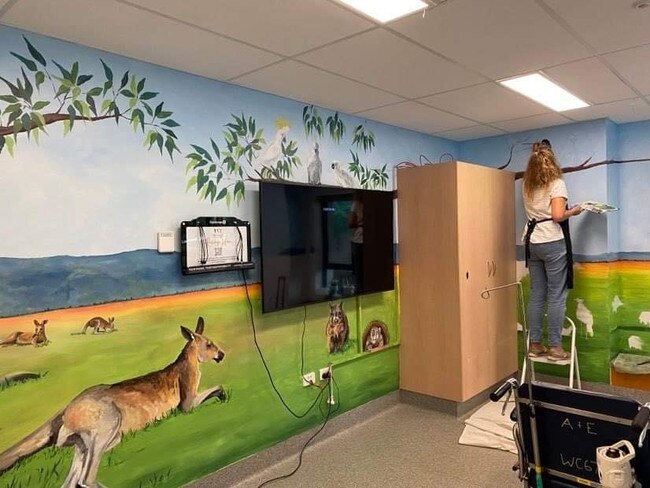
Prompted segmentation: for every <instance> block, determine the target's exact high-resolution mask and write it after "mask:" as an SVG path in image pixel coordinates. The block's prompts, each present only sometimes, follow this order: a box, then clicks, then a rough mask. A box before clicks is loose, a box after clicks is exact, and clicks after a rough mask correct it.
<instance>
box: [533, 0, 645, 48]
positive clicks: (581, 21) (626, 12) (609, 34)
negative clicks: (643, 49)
mask: <svg viewBox="0 0 650 488" xmlns="http://www.w3.org/2000/svg"><path fill="white" fill-rule="evenodd" d="M544 1H545V3H546V4H547V5H548V6H550V7H551V8H552V9H553V10H555V11H556V12H557V13H558V14H559V15H560V16H561V17H562V18H563V19H564V20H565V21H566V22H567V23H568V24H569V25H570V26H571V27H572V28H573V29H574V30H575V31H576V32H577V33H578V35H579V36H581V37H582V38H583V39H584V40H585V41H587V42H588V43H589V44H590V45H591V46H592V47H594V49H596V51H597V52H599V53H606V52H611V51H616V50H619V49H625V48H628V47H634V46H640V45H641V44H648V43H650V28H649V27H650V9H648V8H646V9H635V8H634V7H632V4H633V3H634V2H633V1H632V0H570V1H567V0H544Z"/></svg>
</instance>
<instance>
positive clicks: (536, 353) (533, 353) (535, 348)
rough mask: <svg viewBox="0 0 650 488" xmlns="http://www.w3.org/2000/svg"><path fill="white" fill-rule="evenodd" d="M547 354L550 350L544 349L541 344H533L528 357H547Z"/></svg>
mask: <svg viewBox="0 0 650 488" xmlns="http://www.w3.org/2000/svg"><path fill="white" fill-rule="evenodd" d="M546 354H548V349H546V347H544V345H543V344H540V343H539V342H533V343H531V344H530V347H529V348H528V355H529V356H530V357H531V358H538V357H541V356H546Z"/></svg>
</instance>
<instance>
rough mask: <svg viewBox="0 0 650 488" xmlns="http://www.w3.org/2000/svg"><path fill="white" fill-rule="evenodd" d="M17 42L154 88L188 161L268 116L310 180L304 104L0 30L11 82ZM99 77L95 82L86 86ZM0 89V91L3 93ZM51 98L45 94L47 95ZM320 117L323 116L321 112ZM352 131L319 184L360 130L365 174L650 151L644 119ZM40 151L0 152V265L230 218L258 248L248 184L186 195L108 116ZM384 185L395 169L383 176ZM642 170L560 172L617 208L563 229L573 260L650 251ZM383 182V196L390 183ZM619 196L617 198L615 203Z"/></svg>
mask: <svg viewBox="0 0 650 488" xmlns="http://www.w3.org/2000/svg"><path fill="white" fill-rule="evenodd" d="M22 35H26V36H27V37H28V38H29V39H30V41H31V42H32V43H33V44H34V45H35V46H36V47H37V48H38V49H39V50H40V51H41V52H42V53H43V54H44V55H45V57H46V58H47V59H48V60H51V59H55V60H57V61H58V62H60V63H61V64H63V65H64V66H68V67H69V66H70V65H71V64H72V63H73V62H74V61H79V64H80V66H81V70H82V72H88V73H91V74H94V75H95V76H96V77H98V78H100V79H103V70H102V67H101V64H100V61H99V60H100V58H101V59H103V60H104V61H105V62H106V63H107V64H108V65H109V66H110V67H111V68H112V69H113V71H114V73H115V76H116V77H119V76H121V75H122V73H124V71H126V70H129V71H130V72H131V73H134V74H136V75H137V76H138V77H146V79H147V82H146V87H147V89H148V90H151V91H155V92H159V93H160V99H161V100H164V101H165V107H166V109H167V110H172V111H173V112H174V115H173V118H174V119H175V120H176V121H177V122H178V123H179V124H180V125H181V127H178V128H177V130H176V132H177V134H178V136H179V146H180V147H181V151H182V153H183V154H186V153H188V152H189V147H190V146H189V145H190V144H191V143H194V144H200V145H205V144H206V143H207V141H208V138H209V137H213V138H214V139H215V140H216V141H217V143H219V144H220V145H222V140H223V139H222V128H223V125H224V124H226V123H227V122H230V120H231V114H233V113H234V114H241V113H243V114H245V115H246V116H252V117H253V118H254V119H255V120H256V122H257V125H258V127H262V128H263V129H264V137H265V138H266V139H267V141H268V140H270V139H272V138H273V136H274V134H275V131H276V120H277V119H278V118H279V117H282V118H284V119H287V120H288V121H289V122H290V124H291V129H290V131H289V133H288V138H289V139H292V140H295V141H297V143H298V146H299V152H298V156H299V157H300V158H301V159H302V160H303V163H304V164H303V166H302V167H301V168H299V169H298V170H297V171H296V173H295V175H294V179H295V180H297V181H306V161H307V158H308V154H309V150H310V147H311V145H312V141H310V140H307V139H306V138H305V135H304V130H303V127H302V109H303V107H304V104H302V103H299V102H295V101H292V100H288V99H284V98H281V97H276V96H272V95H268V94H264V93H261V92H257V91H254V90H250V89H246V88H242V87H238V86H235V85H230V84H227V83H221V82H217V81H214V80H210V79H206V78H201V77H198V76H195V75H190V74H187V73H182V72H178V71H175V70H171V69H167V68H162V67H159V66H154V65H151V64H147V63H143V62H140V61H135V60H132V59H128V58H124V57H121V56H116V55H113V54H110V53H106V52H102V51H98V50H95V49H91V48H87V47H83V46H79V45H75V44H71V43H67V42H62V41H58V40H54V39H50V38H47V37H43V36H39V35H36V34H31V33H26V32H23V31H19V30H16V29H12V28H8V27H4V26H0V46H2V49H1V50H0V74H1V75H2V76H4V77H7V78H10V79H15V78H16V77H17V76H19V74H20V62H19V61H18V60H17V59H16V58H14V57H13V56H11V55H10V52H11V51H14V52H18V53H26V47H25V44H24V42H23V39H22ZM93 81H94V80H93ZM2 90H4V88H1V89H0V92H2V93H4V91H2ZM45 93H47V92H45ZM320 110H321V115H322V116H323V118H325V117H327V116H328V115H330V114H331V113H332V112H330V111H328V110H326V109H320ZM343 118H344V121H345V123H346V125H347V134H346V138H345V140H344V141H343V142H342V143H341V144H338V145H337V144H335V143H334V142H332V141H331V140H329V138H327V137H326V138H325V139H323V140H321V141H320V153H321V159H322V161H323V182H324V183H330V184H335V180H334V178H333V174H332V171H331V169H330V164H331V162H333V161H341V162H344V163H347V162H349V160H350V154H349V148H350V142H351V132H352V130H353V128H354V127H355V126H356V125H358V124H361V123H363V124H365V125H366V127H367V128H368V129H370V130H372V131H373V132H374V134H375V137H376V147H375V148H374V150H373V151H372V153H371V154H368V155H364V156H362V162H364V163H365V164H366V165H369V166H373V167H378V166H381V165H384V164H388V165H389V167H390V166H392V165H395V164H397V163H399V162H401V161H405V160H406V161H419V157H420V155H421V154H424V155H426V156H427V157H428V158H430V159H431V160H432V161H437V160H438V158H440V156H441V155H442V154H444V153H451V154H452V155H453V156H455V157H457V158H458V159H460V160H464V161H469V162H475V163H478V164H486V165H489V166H500V165H501V164H503V163H504V162H505V161H506V160H507V158H508V154H509V151H510V146H511V145H512V144H518V145H517V148H516V150H515V153H514V158H513V162H512V164H511V165H510V167H509V168H508V169H510V170H513V171H516V170H521V169H523V168H524V167H525V164H526V161H527V158H528V154H529V147H530V146H529V145H528V144H530V143H531V142H533V141H535V140H539V139H542V138H545V137H546V138H548V139H550V140H551V141H552V143H553V147H554V149H555V151H556V154H557V155H558V157H559V160H560V163H561V165H562V166H573V165H576V164H579V163H581V162H583V161H585V160H586V159H587V158H592V161H600V160H603V159H606V157H608V156H612V155H618V156H620V157H621V158H623V159H627V158H633V157H634V158H636V157H647V156H650V138H648V137H647V134H648V133H649V132H650V122H645V123H637V124H627V125H622V126H615V124H612V123H607V122H605V121H602V120H601V121H593V122H585V123H579V124H569V125H564V126H559V127H552V128H548V129H544V130H535V131H528V132H522V133H518V134H509V135H505V136H498V137H491V138H486V139H480V140H476V141H467V142H464V143H455V142H453V141H447V140H444V139H440V138H436V137H431V136H428V135H425V134H420V133H417V132H413V131H409V130H405V129H400V128H396V127H392V126H388V125H384V124H380V123H376V122H372V121H364V120H361V119H358V118H355V117H353V116H347V115H344V116H343ZM48 133H49V136H43V137H41V141H40V145H37V144H35V143H34V142H33V141H27V140H26V137H25V136H24V135H21V136H19V141H18V146H17V149H16V157H15V158H11V157H10V156H9V154H8V153H7V152H6V151H4V152H3V153H2V154H0V205H2V208H5V209H9V211H8V212H5V213H4V216H3V219H0V235H2V236H3V238H2V240H0V256H4V257H41V256H53V255H73V256H79V255H85V256H88V255H103V254H112V253H117V252H123V251H129V250H133V249H142V248H149V249H151V248H155V242H156V233H157V232H158V231H162V230H176V229H178V225H179V222H180V221H182V220H187V219H191V218H194V217H196V216H199V215H233V216H237V217H240V218H243V219H246V220H251V221H252V223H253V225H252V229H253V245H254V246H255V245H258V243H259V238H258V235H257V225H256V219H257V215H258V210H257V192H256V185H254V184H252V185H248V187H247V196H246V200H245V202H243V203H242V204H241V205H240V206H239V207H234V206H233V207H232V208H230V209H228V208H227V207H226V205H225V203H223V202H219V203H217V204H214V205H212V204H210V203H207V202H202V201H199V200H198V198H197V197H196V195H195V194H194V193H193V191H191V192H190V193H185V186H186V182H187V177H186V175H185V173H184V170H185V164H186V163H185V161H184V160H183V158H182V157H179V156H176V161H175V162H174V163H172V162H171V161H170V160H169V158H168V157H164V156H162V157H161V156H160V154H159V153H158V152H157V151H156V150H152V151H147V150H146V148H144V147H143V145H142V135H141V134H134V133H133V131H132V130H131V129H130V128H129V127H127V126H126V125H120V126H119V127H118V126H116V125H115V123H114V122H112V121H104V122H101V123H88V124H85V125H84V124H80V123H77V124H76V125H75V127H74V130H73V132H72V133H71V134H69V135H68V136H66V137H64V136H63V127H62V125H59V126H56V125H52V126H49V127H48ZM390 174H391V176H392V172H390ZM648 175H650V164H631V165H624V166H620V167H611V166H610V167H609V168H605V167H601V168H597V169H592V170H588V171H583V172H579V173H573V174H570V175H567V176H566V181H567V186H568V187H569V192H570V199H571V203H578V202H581V201H584V200H589V199H591V200H601V201H610V202H611V203H615V204H616V203H618V204H619V206H620V207H621V212H620V213H618V214H611V215H607V216H604V215H603V216H597V215H583V216H580V217H578V218H577V219H575V220H574V221H573V223H572V229H573V233H574V236H575V250H576V252H577V253H580V254H601V253H605V252H608V251H609V252H612V251H618V250H621V251H640V252H643V251H646V252H647V251H650V237H649V236H650V219H647V217H646V215H647V212H648V210H649V208H648V204H647V199H646V198H645V192H646V191H647V190H646V188H645V186H646V182H647V181H648ZM392 185H393V183H392V181H391V182H390V183H389V188H392ZM516 194H517V202H516V203H517V209H518V210H517V219H518V221H517V235H516V236H513V238H514V239H515V240H516V242H519V236H520V230H521V228H522V227H523V224H524V221H525V219H524V216H523V212H522V209H521V197H520V186H519V185H518V186H517V192H516ZM616 200H620V201H616Z"/></svg>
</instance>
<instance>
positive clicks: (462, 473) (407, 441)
mask: <svg viewBox="0 0 650 488" xmlns="http://www.w3.org/2000/svg"><path fill="white" fill-rule="evenodd" d="M462 430H463V423H462V420H458V419H456V418H455V417H452V416H450V415H448V414H443V413H440V412H436V411H432V410H427V409H423V408H420V407H416V406H411V405H406V404H398V405H395V406H393V407H391V408H389V409H388V410H386V411H385V412H383V413H381V414H379V415H376V416H375V417H373V418H372V419H370V420H367V421H366V422H364V423H362V424H360V425H357V426H355V427H353V428H351V429H348V430H346V431H344V432H341V433H339V434H337V435H335V436H332V437H330V438H328V439H326V440H324V441H322V442H320V443H318V444H316V445H315V446H314V447H313V448H308V449H307V451H306V453H305V455H304V457H303V464H302V467H301V468H300V470H299V471H298V472H297V473H296V474H295V475H294V476H292V477H291V478H289V479H286V480H282V481H277V482H274V483H272V484H270V485H265V486H271V487H274V488H276V487H277V488H289V487H313V488H321V487H322V488H325V487H368V488H370V487H432V488H438V487H439V488H451V487H456V488H461V487H493V488H510V487H513V488H514V487H518V486H521V485H520V484H519V483H518V482H517V475H516V473H514V472H513V471H512V470H511V467H512V465H513V464H514V463H515V462H516V456H514V455H513V454H510V453H506V452H500V451H496V450H493V449H485V448H480V447H469V446H461V445H459V444H458V438H459V437H460V434H461V433H462ZM297 458H298V456H297V455H295V456H293V457H290V458H288V459H286V460H285V461H283V462H281V463H279V464H277V465H275V466H274V467H273V468H271V469H268V470H266V471H262V472H260V473H256V474H255V475H254V476H251V477H250V478H248V479H247V480H245V481H244V482H242V483H239V484H237V485H234V486H236V487H237V488H257V487H258V486H259V485H260V484H261V483H263V482H264V481H266V480H268V479H270V478H273V477H275V476H280V475H283V474H285V473H288V472H290V471H291V470H292V469H293V468H294V467H295V466H296V464H297ZM201 486H206V487H207V486H215V487H216V486H219V485H218V484H214V485H210V484H209V478H208V479H204V480H203V481H202V483H201Z"/></svg>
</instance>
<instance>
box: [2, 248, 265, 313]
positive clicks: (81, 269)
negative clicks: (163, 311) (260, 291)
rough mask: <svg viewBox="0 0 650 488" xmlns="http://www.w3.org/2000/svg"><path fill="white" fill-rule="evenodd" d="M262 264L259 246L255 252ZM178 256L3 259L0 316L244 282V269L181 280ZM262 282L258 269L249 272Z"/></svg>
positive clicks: (136, 254) (148, 253) (144, 251)
mask: <svg viewBox="0 0 650 488" xmlns="http://www.w3.org/2000/svg"><path fill="white" fill-rule="evenodd" d="M252 254H253V260H254V261H255V262H256V263H259V255H260V253H259V248H258V249H253V252H252ZM180 259H181V258H180V253H174V254H159V253H158V252H157V251H155V250H152V249H141V250H137V251H130V252H124V253H119V254H113V255H109V256H90V257H73V256H55V257H47V258H37V259H19V258H0V283H2V288H1V289H0V317H8V316H13V315H22V314H26V313H31V312H38V311H42V310H49V309H54V308H61V307H62V306H65V307H77V306H82V305H91V304H97V303H105V302H112V301H121V300H129V299H133V298H143V297H153V296H160V295H173V294H176V293H183V292H187V291H194V290H207V289H213V288H224V287H230V286H237V285H241V284H242V277H241V271H233V272H230V271H228V272H220V273H209V274H203V275H194V276H183V275H182V274H181V263H180ZM247 279H250V282H257V281H259V266H256V268H255V269H254V270H251V271H249V272H248V274H247Z"/></svg>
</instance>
